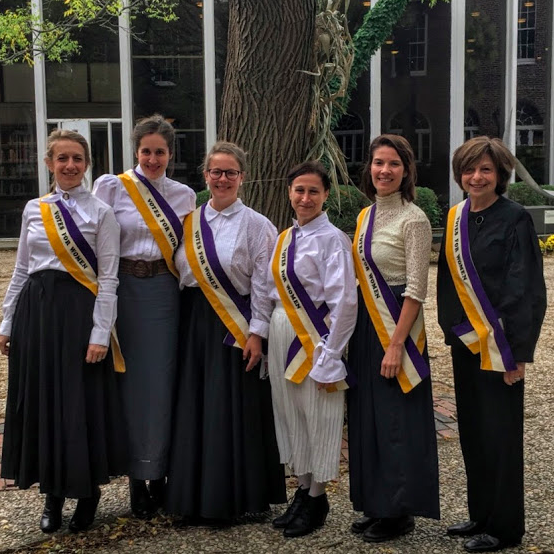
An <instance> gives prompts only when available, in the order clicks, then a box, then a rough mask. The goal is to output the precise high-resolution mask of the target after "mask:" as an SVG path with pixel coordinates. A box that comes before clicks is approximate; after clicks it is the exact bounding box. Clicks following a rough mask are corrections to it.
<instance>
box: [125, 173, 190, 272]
mask: <svg viewBox="0 0 554 554" xmlns="http://www.w3.org/2000/svg"><path fill="white" fill-rule="evenodd" d="M118 177H119V179H120V180H121V182H122V183H123V185H124V186H125V189H126V190H127V193H128V194H129V196H130V197H131V200H132V201H133V203H134V204H135V206H136V208H137V210H138V212H139V213H140V215H141V216H142V218H143V219H144V221H145V222H146V225H147V226H148V229H150V232H151V233H152V236H153V237H154V240H155V241H156V244H157V245H158V247H159V249H160V250H161V252H162V256H163V258H164V260H165V263H166V264H167V267H168V268H169V271H171V273H173V275H174V276H175V277H177V279H178V278H179V273H178V271H177V269H176V267H175V263H174V262H173V254H174V253H175V250H176V249H177V246H178V245H179V242H180V241H181V239H182V238H183V227H182V226H181V222H180V220H179V217H178V216H177V214H176V213H175V212H174V211H173V209H172V208H171V206H170V205H169V204H168V203H167V201H166V200H165V198H164V197H163V196H162V195H161V194H160V193H159V192H158V191H157V190H156V188H155V187H153V186H152V184H151V183H150V182H149V181H148V179H147V178H146V177H144V176H142V175H139V174H138V173H136V172H135V170H134V169H130V170H129V171H126V172H125V173H122V174H121V175H118Z"/></svg>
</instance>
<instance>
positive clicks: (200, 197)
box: [196, 189, 210, 208]
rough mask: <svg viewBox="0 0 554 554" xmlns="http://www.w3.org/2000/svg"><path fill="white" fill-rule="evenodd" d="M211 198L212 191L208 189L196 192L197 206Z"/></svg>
mask: <svg viewBox="0 0 554 554" xmlns="http://www.w3.org/2000/svg"><path fill="white" fill-rule="evenodd" d="M209 199H210V191H209V190H208V189H204V190H201V191H200V192H197V193H196V207H197V208H199V207H200V206H202V204H205V203H206V202H207V201H208V200H209Z"/></svg>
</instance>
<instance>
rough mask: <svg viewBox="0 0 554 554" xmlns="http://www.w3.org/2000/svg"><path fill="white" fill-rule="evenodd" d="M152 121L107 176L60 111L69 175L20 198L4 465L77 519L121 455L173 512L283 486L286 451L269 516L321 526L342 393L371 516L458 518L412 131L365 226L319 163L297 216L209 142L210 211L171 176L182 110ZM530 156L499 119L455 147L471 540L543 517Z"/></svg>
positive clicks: (189, 518) (79, 526) (0, 340)
mask: <svg viewBox="0 0 554 554" xmlns="http://www.w3.org/2000/svg"><path fill="white" fill-rule="evenodd" d="M133 141H134V146H135V152H136V157H137V161H138V165H137V166H136V167H135V168H134V169H131V170H129V171H127V172H126V173H124V174H121V175H118V176H114V175H104V176H102V177H100V178H99V179H98V180H97V181H96V182H95V184H94V189H93V193H92V194H91V193H90V192H88V190H87V189H86V187H85V185H84V184H83V178H84V174H85V171H86V169H87V167H88V166H89V164H90V154H89V150H88V145H87V144H86V141H85V140H84V139H83V138H82V137H81V136H80V135H78V134H77V133H74V132H71V131H60V130H58V131H54V132H53V133H52V134H51V135H50V138H49V143H48V151H47V154H46V159H45V161H46V164H47V166H48V168H49V169H50V171H51V172H52V174H53V187H52V192H51V193H50V194H48V195H46V196H44V197H42V198H40V199H36V200H32V201H31V202H29V203H28V205H27V206H26V208H25V211H24V214H23V224H22V232H21V238H20V243H19V249H18V253H17V261H16V267H15V271H14V274H13V278H12V281H11V283H10V286H9V288H8V292H7V294H6V298H5V301H4V307H3V311H4V319H3V321H2V324H1V326H0V351H1V352H2V353H3V354H9V388H8V402H7V409H6V422H5V438H4V445H3V446H4V448H3V458H2V476H3V477H5V478H10V479H15V482H16V484H17V485H18V486H19V487H20V488H28V487H29V486H30V485H32V484H33V483H37V482H38V483H39V486H40V491H41V492H42V493H45V494H46V501H45V506H44V512H43V515H42V518H41V522H40V527H41V529H42V530H43V531H44V532H53V531H56V530H57V529H59V528H60V527H61V524H62V507H63V503H64V499H65V498H66V497H71V498H77V499H79V500H78V503H77V508H76V510H75V513H74V514H73V516H72V518H71V521H70V523H69V528H70V529H71V530H72V531H75V532H76V531H80V530H84V529H86V528H88V527H89V526H90V525H91V524H92V522H93V520H94V516H95V512H96V508H97V505H98V501H99V498H100V489H99V485H101V484H104V483H107V482H108V481H109V477H110V476H114V475H121V474H127V475H129V487H130V498H131V509H132V511H133V513H134V515H135V516H137V517H140V518H148V517H151V516H152V515H153V514H154V513H155V512H156V511H157V510H158V509H159V508H163V509H165V510H166V511H167V512H168V513H170V514H174V515H176V516H180V517H181V519H180V520H179V521H180V522H181V523H182V524H183V525H188V524H194V523H197V522H203V523H208V524H212V525H221V524H229V523H230V522H232V521H234V520H235V519H236V518H237V517H239V516H241V515H244V514H250V513H260V512H265V511H267V510H268V509H269V507H270V504H279V503H283V502H285V501H286V494H285V481H284V466H285V465H287V466H288V468H289V469H290V470H291V471H292V472H293V473H294V474H295V475H296V476H297V478H298V489H297V490H296V492H295V494H294V497H293V498H292V500H291V502H290V503H289V505H288V507H287V509H286V511H285V512H284V513H283V514H282V515H280V516H279V517H277V518H275V519H274V520H273V526H274V527H275V528H277V529H282V530H283V534H284V536H286V537H298V536H302V535H306V534H308V533H311V532H312V531H314V530H315V529H317V528H319V527H321V526H322V525H323V524H324V522H325V520H326V517H327V515H328V512H329V502H328V499H327V495H326V493H325V490H326V483H327V482H328V481H330V480H333V479H336V478H337V477H338V476H339V461H340V453H341V441H342V431H343V419H344V404H345V399H346V403H347V411H348V433H349V447H350V456H349V458H350V460H349V463H350V491H351V492H350V494H351V500H352V503H353V506H354V510H356V511H360V512H362V513H363V515H362V517H361V518H359V519H357V520H356V521H354V523H353V524H352V531H353V532H354V533H359V534H361V535H362V536H363V539H364V540H365V541H368V542H381V541H387V540H391V539H393V538H395V537H398V536H401V535H404V534H406V533H409V532H411V531H412V530H413V529H414V516H423V517H428V518H436V519H438V518H439V491H438V462H437V445H436V438H435V428H434V418H433V404H432V393H431V379H430V368H429V357H428V354H427V347H426V338H425V326H424V321H423V310H422V303H423V302H424V301H425V297H426V293H427V274H428V263H429V252H430V247H431V228H430V225H429V221H428V220H427V218H426V216H425V215H424V214H423V212H422V211H421V210H420V209H419V208H417V207H416V206H415V204H414V203H413V200H414V197H415V181H416V167H415V161H414V155H413V152H412V149H411V148H410V145H409V144H408V142H407V141H406V140H405V139H403V138H402V137H399V136H395V135H382V136H380V137H378V138H377V139H375V140H374V141H373V142H372V144H371V146H370V149H369V160H368V163H367V166H366V168H365V170H364V175H363V188H364V191H365V192H366V194H367V195H368V196H369V197H370V198H371V199H372V200H374V201H375V203H374V204H373V205H372V206H370V207H369V208H366V209H364V210H363V211H362V212H361V213H360V215H359V218H358V225H357V229H356V234H355V237H354V242H353V245H352V243H351V242H350V239H349V238H348V237H347V236H346V235H345V234H344V233H342V232H341V231H339V230H338V229H337V228H336V227H334V226H333V225H332V224H331V223H330V221H329V219H328V217H327V214H326V213H325V212H324V211H323V205H324V202H325V200H326V199H327V197H328V195H329V190H330V181H329V177H328V176H327V173H326V171H325V168H324V167H323V166H322V165H321V164H320V163H318V162H305V163H302V164H300V165H298V166H296V167H294V168H293V169H292V170H291V171H290V172H289V174H288V176H287V182H288V192H289V198H290V202H291V206H292V208H293V210H294V212H295V214H296V219H295V220H294V221H293V225H292V227H290V228H289V229H287V230H285V231H284V232H283V233H281V234H280V235H279V236H277V231H276V229H275V227H274V226H273V225H272V224H271V223H270V222H269V220H267V219H266V218H265V217H264V216H262V215H260V214H258V213H257V212H255V211H253V210H252V209H250V208H248V207H246V206H245V205H244V204H243V203H242V202H241V200H240V199H239V198H238V193H239V189H240V186H241V184H242V182H243V179H244V177H245V174H246V155H245V153H244V151H243V150H242V149H240V148H239V147H238V146H236V145H234V144H231V143H226V142H219V143H216V144H215V145H214V146H213V148H212V149H211V150H210V152H208V154H207V155H206V158H205V160H204V165H203V175H204V178H205V181H206V184H207V186H208V188H209V190H210V193H211V198H210V200H209V201H208V202H207V203H205V204H204V205H202V206H201V207H200V208H198V209H196V208H195V195H194V192H193V191H192V190H191V189H189V188H188V187H187V186H186V185H183V184H181V183H178V182H176V181H173V180H171V179H170V178H168V177H167V175H166V169H167V167H168V165H169V163H170V160H171V158H172V156H173V145H174V133H173V129H172V128H171V125H170V124H169V123H167V122H166V121H165V120H164V119H163V118H162V117H161V116H158V115H155V116H152V117H150V118H146V119H144V120H141V121H139V122H138V124H137V126H136V128H135V130H134V135H133ZM513 164H514V160H513V157H512V156H511V154H510V153H509V151H508V150H507V149H506V148H505V146H504V145H503V144H502V143H501V142H500V141H499V140H497V139H489V138H486V137H478V138H476V139H472V140H470V141H468V142H467V143H466V144H465V145H463V146H462V147H460V148H459V149H458V150H457V151H456V153H455V155H454V159H453V169H454V175H455V178H456V180H457V182H458V183H459V184H460V186H461V187H462V188H463V190H464V191H465V192H466V193H467V194H468V197H467V199H466V200H464V202H462V203H461V204H459V205H458V206H455V207H454V208H452V209H451V211H450V213H449V216H448V223H447V227H446V232H445V237H444V240H443V245H442V250H441V256H440V260H439V270H438V309H439V320H440V324H441V326H442V328H443V330H444V333H445V337H446V342H447V344H450V345H451V348H452V358H453V365H454V374H455V385H456V400H457V406H458V415H459V429H460V439H461V444H462V452H463V456H464V461H465V465H466V471H467V475H468V504H469V518H470V519H469V521H467V522H464V523H462V524H457V525H453V526H451V527H449V528H448V534H450V535H460V536H466V537H468V538H469V537H471V538H469V539H468V541H467V542H466V543H465V548H466V550H468V551H470V552H481V551H487V550H498V549H500V548H504V547H506V546H510V545H513V544H518V543H519V542H520V541H521V537H522V535H523V533H524V523H523V463H522V451H523V447H522V436H523V424H522V421H523V378H524V371H525V364H526V363H527V362H532V360H533V351H534V348H535V344H536V342H537V339H538V335H539V332H540V326H541V323H542V319H543V316H544V311H545V303H546V302H545V286H544V279H543V277H542V260H541V256H540V252H539V250H538V244H537V240H536V236H535V234H534V230H533V225H532V222H531V219H530V218H529V216H528V215H527V212H525V210H523V209H522V208H521V207H519V206H518V205H517V204H514V203H513V202H511V201H509V200H507V199H505V198H504V197H502V196H501V195H502V193H503V192H504V191H505V190H506V185H507V182H508V179H509V177H510V175H511V172H512V169H513ZM356 280H357V281H358V283H359V287H357V286H356ZM499 283H500V284H501V286H499V285H498V284H499ZM179 290H180V292H179ZM357 291H358V292H357ZM116 314H117V325H114V323H115V322H116ZM266 340H267V358H266V356H264V351H265V346H266V344H265V343H266ZM110 345H111V346H110ZM347 345H349V347H348V349H347V348H346V347H347ZM346 350H347V351H348V359H347V360H345V359H344V358H343V355H344V353H345V351H346Z"/></svg>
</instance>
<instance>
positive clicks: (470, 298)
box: [445, 199, 517, 371]
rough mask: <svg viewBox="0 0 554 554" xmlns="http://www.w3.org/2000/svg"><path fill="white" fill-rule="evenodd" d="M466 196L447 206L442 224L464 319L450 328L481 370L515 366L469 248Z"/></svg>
mask: <svg viewBox="0 0 554 554" xmlns="http://www.w3.org/2000/svg"><path fill="white" fill-rule="evenodd" d="M469 207H470V203H469V199H467V200H464V201H463V202H460V203H459V204H457V205H456V206H453V207H452V208H450V211H449V212H448V221H447V224H446V241H445V254H446V260H447V262H448V268H449V269H450V274H451V275H452V280H453V282H454V286H455V287H456V292H457V293H458V298H459V299H460V303H461V304H462V307H463V309H464V312H465V314H466V316H467V319H468V321H465V322H463V323H461V324H460V325H456V326H455V327H453V328H452V331H454V333H455V334H456V335H457V336H458V337H459V338H460V340H461V341H462V342H463V343H464V344H465V345H466V346H467V347H468V348H469V350H471V352H473V353H474V354H477V353H480V354H481V369H485V370H488V371H513V370H515V369H517V367H516V363H515V361H514V358H513V356H512V351H511V350H510V346H509V344H508V341H507V340H506V336H505V335H504V330H503V329H502V323H501V321H500V320H499V318H498V315H497V314H496V311H495V309H494V308H493V306H492V304H491V303H490V300H489V299H488V297H487V294H486V293H485V289H484V288H483V284H482V283H481V279H479V275H478V273H477V270H476V269H475V266H474V265H473V260H472V259H471V252H470V248H469V232H468V214H469Z"/></svg>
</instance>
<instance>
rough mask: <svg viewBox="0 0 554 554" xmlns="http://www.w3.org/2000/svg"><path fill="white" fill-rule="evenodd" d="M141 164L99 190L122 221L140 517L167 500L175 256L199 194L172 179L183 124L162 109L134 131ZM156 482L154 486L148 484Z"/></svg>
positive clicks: (106, 178) (133, 473)
mask: <svg viewBox="0 0 554 554" xmlns="http://www.w3.org/2000/svg"><path fill="white" fill-rule="evenodd" d="M132 138H133V145H134V148H135V155H136V158H137V161H138V163H137V165H136V166H135V168H134V169H130V170H128V171H126V172H125V173H122V174H121V175H102V176H101V177H99V178H98V179H97V180H96V182H95V183H94V194H95V195H96V196H97V197H98V198H100V199H102V200H104V201H105V202H106V203H107V204H109V205H110V206H113V209H114V212H115V217H116V219H117V221H118V223H119V225H120V226H121V259H120V261H119V289H118V304H117V329H118V333H119V338H120V341H121V348H122V352H123V357H124V358H125V363H126V366H127V372H126V374H125V375H123V376H122V378H121V379H120V392H121V400H122V405H123V409H124V414H125V423H126V425H127V432H128V435H129V443H130V467H129V492H130V497H131V510H132V512H133V514H134V515H135V517H138V518H141V519H149V518H150V517H152V516H153V515H154V513H155V512H156V511H157V510H158V508H160V507H161V506H162V505H163V502H164V491H165V476H166V469H167V456H168V451H169V444H170V433H171V425H172V423H171V420H172V407H173V391H174V390H175V381H176V377H177V326H178V323H179V287H178V281H177V279H178V274H177V270H176V269H175V264H174V262H173V254H174V252H175V250H176V249H177V247H178V244H179V242H180V240H181V236H182V234H183V220H184V218H185V216H186V215H187V214H188V213H190V212H191V211H192V210H194V208H195V199H196V195H195V194H194V191H193V190H192V189H190V188H189V187H187V186H186V185H184V184H182V183H179V182H178V181H174V180H173V179H170V178H169V177H168V176H167V174H166V170H167V168H168V165H169V163H170V161H171V159H172V157H173V151H174V145H175V130H174V129H173V127H172V126H171V124H170V123H169V122H168V121H166V120H165V119H164V118H163V117H162V116H161V115H159V114H154V115H153V116H151V117H147V118H144V119H141V120H139V121H138V122H137V124H136V126H135V128H134V130H133V137H132ZM147 481H148V484H147Z"/></svg>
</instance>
